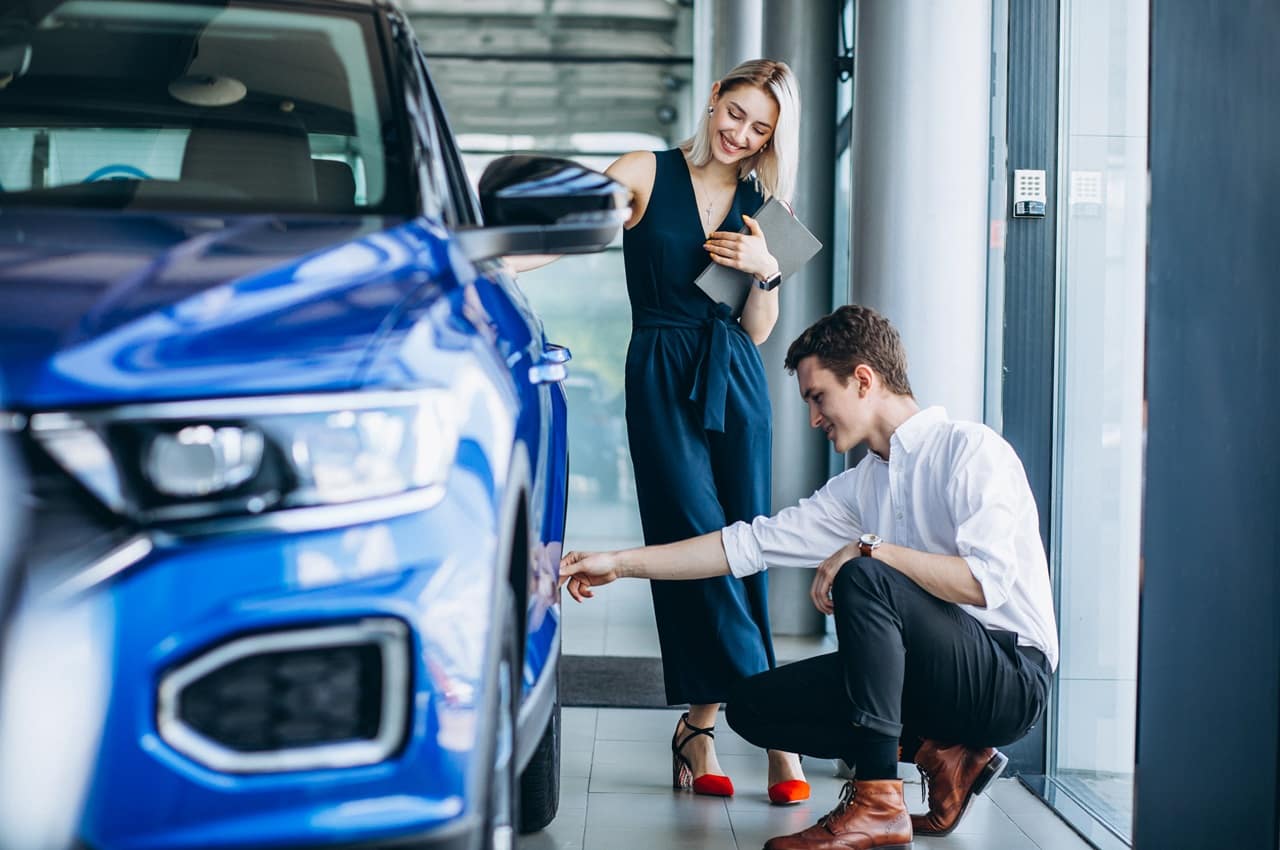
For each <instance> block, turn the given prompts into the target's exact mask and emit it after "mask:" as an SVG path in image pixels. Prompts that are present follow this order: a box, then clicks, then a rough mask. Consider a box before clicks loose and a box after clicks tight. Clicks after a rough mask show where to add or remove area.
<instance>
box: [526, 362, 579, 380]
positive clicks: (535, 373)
mask: <svg viewBox="0 0 1280 850" xmlns="http://www.w3.org/2000/svg"><path fill="white" fill-rule="evenodd" d="M568 376H569V370H568V368H566V367H565V365H564V364H563V363H548V362H547V361H545V360H544V361H543V362H541V363H539V364H537V365H536V366H530V367H529V383H531V384H554V383H558V382H559V381H563V380H564V379H565V378H567V377H568Z"/></svg>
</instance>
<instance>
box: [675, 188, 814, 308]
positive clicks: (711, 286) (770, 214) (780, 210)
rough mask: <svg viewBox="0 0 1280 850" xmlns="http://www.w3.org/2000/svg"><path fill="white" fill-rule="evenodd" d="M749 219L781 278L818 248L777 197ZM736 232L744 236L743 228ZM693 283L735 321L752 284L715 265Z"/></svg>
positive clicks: (748, 277)
mask: <svg viewBox="0 0 1280 850" xmlns="http://www.w3.org/2000/svg"><path fill="white" fill-rule="evenodd" d="M751 217H752V218H754V219H755V220H756V223H757V224H759V225H760V229H761V230H762V231H763V232H764V240H765V242H766V243H768V245H769V253H770V254H773V256H774V258H775V259H776V260H777V261H778V268H779V269H780V270H781V271H782V276H783V278H786V277H787V276H788V275H790V274H792V273H793V272H796V271H798V270H799V269H800V268H801V267H802V266H803V265H804V264H805V263H807V262H809V259H810V258H811V257H812V256H813V255H814V254H816V253H818V251H819V249H821V248H822V243H821V242H819V241H818V238H817V237H816V236H814V235H813V234H812V233H810V232H809V229H808V228H807V227H805V226H804V225H803V224H801V223H800V219H798V218H796V217H795V216H794V215H792V214H791V211H790V210H789V209H787V205H786V204H784V203H782V201H779V200H778V199H777V198H770V199H769V200H767V201H765V203H764V206H762V207H760V209H759V210H757V211H756V213H755V215H753V216H751ZM740 232H742V233H746V232H747V228H745V227H744V228H742V230H741V231H740ZM693 282H694V283H696V284H697V285H698V288H699V289H701V290H702V291H703V292H705V293H707V295H708V296H710V297H711V299H712V300H714V301H719V302H720V303H721V304H725V305H727V306H728V307H729V309H730V310H731V311H732V315H733V317H734V318H735V319H736V318H737V317H738V316H741V315H742V305H743V304H746V303H747V296H748V295H749V294H751V287H752V286H754V285H755V284H754V283H753V282H752V280H751V275H749V274H748V273H746V272H743V271H738V270H737V269H731V268H729V267H728V266H722V265H720V264H719V263H716V262H712V263H710V264H708V265H707V267H706V268H705V269H703V270H702V273H701V274H699V275H698V277H697V278H696V279H695V280H694V281H693Z"/></svg>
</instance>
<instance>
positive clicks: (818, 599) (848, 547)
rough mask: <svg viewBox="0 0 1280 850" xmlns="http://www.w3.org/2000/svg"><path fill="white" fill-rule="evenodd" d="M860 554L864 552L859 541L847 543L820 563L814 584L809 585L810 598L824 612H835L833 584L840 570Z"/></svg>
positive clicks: (814, 577)
mask: <svg viewBox="0 0 1280 850" xmlns="http://www.w3.org/2000/svg"><path fill="white" fill-rule="evenodd" d="M860 554H862V553H861V550H859V549H858V544H857V543H846V544H845V545H844V546H841V547H840V548H839V549H837V550H836V551H835V554H833V555H831V556H830V557H828V558H827V559H826V560H825V561H823V562H822V563H821V564H818V571H817V572H816V573H814V576H813V584H812V585H810V586H809V598H810V599H812V600H813V606H814V607H815V608H817V609H818V610H819V611H821V612H822V613H824V614H831V613H834V612H835V610H836V609H835V606H834V605H833V604H832V603H831V585H832V584H834V583H835V580H836V574H837V573H838V572H840V568H841V567H843V566H844V565H845V564H847V563H849V561H851V560H853V559H854V558H856V557H858V555H860Z"/></svg>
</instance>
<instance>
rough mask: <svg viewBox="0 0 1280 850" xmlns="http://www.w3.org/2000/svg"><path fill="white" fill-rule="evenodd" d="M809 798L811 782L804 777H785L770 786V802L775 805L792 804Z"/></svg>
mask: <svg viewBox="0 0 1280 850" xmlns="http://www.w3.org/2000/svg"><path fill="white" fill-rule="evenodd" d="M807 799H809V783H808V782H805V781H804V780H803V779H784V780H783V781H781V782H775V783H773V784H772V785H770V786H769V802H770V803H773V804H774V805H775V806H790V805H791V804H792V803H799V802H803V801H804V800H807Z"/></svg>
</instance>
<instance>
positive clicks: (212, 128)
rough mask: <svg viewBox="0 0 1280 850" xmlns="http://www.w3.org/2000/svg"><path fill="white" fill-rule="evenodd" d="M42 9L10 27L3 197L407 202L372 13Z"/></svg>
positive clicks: (135, 5) (170, 204)
mask: <svg viewBox="0 0 1280 850" xmlns="http://www.w3.org/2000/svg"><path fill="white" fill-rule="evenodd" d="M37 5H38V6H40V11H37V12H35V13H31V14H29V15H28V16H26V17H21V18H18V19H14V18H11V17H0V34H2V35H0V48H3V50H2V51H0V56H4V57H9V58H10V59H11V60H12V61H8V62H6V65H12V66H13V67H5V68H3V69H0V72H3V73H5V74H9V75H11V77H10V78H9V80H8V82H7V84H6V85H3V86H0V111H2V112H3V113H4V114H5V116H6V117H5V120H4V122H3V126H0V185H3V186H4V187H5V191H4V193H3V194H2V195H0V202H2V203H4V204H6V205H11V204H17V203H21V204H40V205H52V206H64V205H75V206H97V207H110V208H116V207H129V208H147V209H196V208H198V209H202V210H208V209H210V208H214V209H225V210H232V211H236V210H253V209H255V208H263V206H264V205H268V204H269V205H270V208H271V209H272V210H275V211H278V210H286V209H292V210H298V211H316V210H324V211H370V212H391V213H395V212H401V211H403V208H404V207H405V206H406V202H407V199H408V198H409V197H411V192H410V191H409V189H408V188H407V187H408V186H409V185H410V183H409V181H408V179H407V175H406V174H405V173H404V171H405V169H404V163H401V162H399V161H398V160H397V159H396V158H395V156H394V155H393V153H392V152H391V151H389V150H388V148H387V145H386V144H385V140H384V138H383V128H384V127H386V126H389V125H388V123H387V122H388V119H389V118H392V117H394V115H395V110H393V109H392V106H391V102H390V99H389V96H388V92H387V81H386V75H385V69H384V68H383V67H382V66H381V64H380V63H378V62H375V61H372V60H371V57H374V56H377V55H378V53H379V50H378V39H379V35H378V33H377V31H376V25H375V18H374V17H373V15H371V14H368V13H367V12H361V11H360V10H358V9H356V8H348V9H347V10H346V11H345V12H343V11H341V10H340V9H337V8H334V9H324V10H315V9H309V10H305V11H304V10H295V9H287V8H280V9H272V8H265V7H263V6H260V5H258V4H248V3H241V2H235V0H232V2H227V3H217V4H205V3H198V2H197V3H186V2H184V3H175V2H124V3H115V2H105V1H104V0H66V2H61V3H52V4H49V3H46V4H37ZM17 14H20V13H17ZM18 60H21V61H18ZM339 169H341V171H342V173H341V174H337V173H336V172H337V171H338V170H339Z"/></svg>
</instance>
